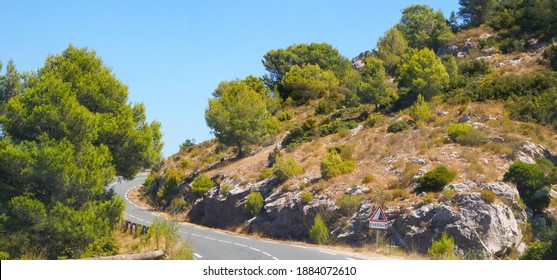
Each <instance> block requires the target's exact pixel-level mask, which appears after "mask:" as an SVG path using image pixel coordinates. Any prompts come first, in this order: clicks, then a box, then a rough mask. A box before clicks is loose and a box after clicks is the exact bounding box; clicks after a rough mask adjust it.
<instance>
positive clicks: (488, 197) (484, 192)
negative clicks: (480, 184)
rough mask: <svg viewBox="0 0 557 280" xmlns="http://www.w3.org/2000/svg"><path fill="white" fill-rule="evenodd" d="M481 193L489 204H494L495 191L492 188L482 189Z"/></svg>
mask: <svg viewBox="0 0 557 280" xmlns="http://www.w3.org/2000/svg"><path fill="white" fill-rule="evenodd" d="M480 195H481V196H482V199H483V200H484V201H485V202H486V203H488V204H492V203H493V202H494V201H495V197H496V196H495V193H494V192H493V191H490V190H482V191H481V192H480Z"/></svg>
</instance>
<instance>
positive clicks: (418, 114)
mask: <svg viewBox="0 0 557 280" xmlns="http://www.w3.org/2000/svg"><path fill="white" fill-rule="evenodd" d="M410 116H412V119H413V120H414V121H415V122H417V121H427V120H428V119H429V118H431V112H430V108H429V105H428V104H427V103H426V102H425V100H424V97H423V96H422V95H421V94H420V95H418V100H417V101H416V102H414V104H412V106H410Z"/></svg>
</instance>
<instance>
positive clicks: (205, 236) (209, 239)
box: [203, 236, 217, 241]
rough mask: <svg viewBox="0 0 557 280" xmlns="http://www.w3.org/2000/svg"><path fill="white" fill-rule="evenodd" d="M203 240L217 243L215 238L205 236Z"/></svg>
mask: <svg viewBox="0 0 557 280" xmlns="http://www.w3.org/2000/svg"><path fill="white" fill-rule="evenodd" d="M203 238H205V239H209V240H212V241H217V240H216V239H214V238H211V237H207V236H205V237H203Z"/></svg>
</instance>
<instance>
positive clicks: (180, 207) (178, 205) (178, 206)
mask: <svg viewBox="0 0 557 280" xmlns="http://www.w3.org/2000/svg"><path fill="white" fill-rule="evenodd" d="M187 206H188V204H187V202H186V201H185V200H184V198H183V197H175V198H174V199H172V201H171V202H170V206H168V209H167V210H168V212H169V213H170V214H171V215H178V214H180V213H182V212H184V210H186V207H187Z"/></svg>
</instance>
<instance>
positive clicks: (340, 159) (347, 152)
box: [320, 145, 356, 180]
mask: <svg viewBox="0 0 557 280" xmlns="http://www.w3.org/2000/svg"><path fill="white" fill-rule="evenodd" d="M352 153H353V146H350V145H340V146H335V147H332V148H330V149H329V152H328V153H327V154H326V155H325V157H323V159H321V163H320V167H321V177H323V179H325V180H328V179H331V178H333V177H336V176H339V175H342V174H348V173H351V172H353V171H354V170H355V169H356V162H355V161H354V160H353V159H352Z"/></svg>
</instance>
